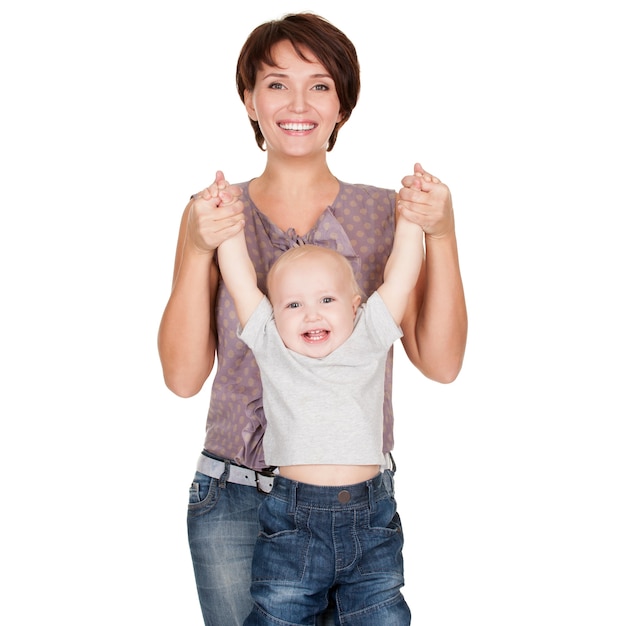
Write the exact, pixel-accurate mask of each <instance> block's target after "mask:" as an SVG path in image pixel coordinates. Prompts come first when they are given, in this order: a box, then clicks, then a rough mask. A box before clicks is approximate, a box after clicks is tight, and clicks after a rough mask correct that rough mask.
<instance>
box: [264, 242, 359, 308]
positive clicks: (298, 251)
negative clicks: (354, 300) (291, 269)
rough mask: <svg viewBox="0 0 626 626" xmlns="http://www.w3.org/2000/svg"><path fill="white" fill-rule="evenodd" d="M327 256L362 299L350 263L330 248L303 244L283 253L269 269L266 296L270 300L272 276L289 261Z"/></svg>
mask: <svg viewBox="0 0 626 626" xmlns="http://www.w3.org/2000/svg"><path fill="white" fill-rule="evenodd" d="M323 254H325V255H327V256H329V257H332V258H333V259H335V260H336V261H337V264H338V265H339V267H340V269H341V271H344V272H346V273H347V276H349V278H350V283H351V285H352V289H353V290H354V294H356V295H359V296H361V297H362V298H363V297H364V294H363V291H362V289H361V288H360V287H359V283H357V281H356V277H355V275H354V270H353V269H352V265H350V261H348V259H346V257H345V256H343V254H341V253H340V252H337V251H336V250H332V249H330V248H323V247H322V246H315V245H313V244H304V245H302V246H296V247H295V248H290V249H289V250H287V252H283V254H281V255H280V256H279V257H278V259H277V260H276V261H275V262H274V265H272V267H271V268H270V271H269V273H268V274H267V294H268V297H269V299H270V302H271V300H272V281H273V280H274V276H275V274H276V272H277V271H278V270H279V269H280V268H281V267H282V266H283V265H285V264H286V263H290V262H291V261H295V260H296V259H300V258H302V257H304V256H315V255H318V256H319V255H323Z"/></svg>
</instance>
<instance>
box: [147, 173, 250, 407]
mask: <svg viewBox="0 0 626 626" xmlns="http://www.w3.org/2000/svg"><path fill="white" fill-rule="evenodd" d="M240 193H241V190H239V189H238V188H236V187H232V186H230V185H229V184H228V183H227V182H226V181H225V180H224V176H223V174H222V173H221V172H218V174H217V176H216V179H215V182H214V183H213V184H212V185H211V186H210V187H208V188H207V189H205V190H203V191H201V192H200V193H198V194H196V195H195V196H194V197H193V198H192V199H191V200H190V201H189V204H188V205H187V207H186V208H185V211H184V213H183V216H182V220H181V224H180V229H179V234H178V243H177V247H176V259H175V264H174V280H173V285H172V292H171V294H170V297H169V300H168V302H167V305H166V307H165V310H164V312H163V316H162V318H161V324H160V326H159V333H158V349H159V357H160V359H161V366H162V369H163V377H164V379H165V384H166V385H167V387H168V388H169V389H170V390H171V391H173V392H174V393H175V394H177V395H179V396H182V397H190V396H193V395H195V394H196V393H198V392H199V391H200V389H201V388H202V386H203V384H204V382H205V381H206V379H207V378H208V376H209V374H210V373H211V370H212V368H213V364H214V361H215V349H216V341H217V335H216V329H215V321H214V319H213V307H214V303H215V294H216V293H217V284H218V276H219V274H218V271H217V266H216V265H215V261H214V258H213V257H214V251H215V249H216V248H217V246H218V245H219V244H220V243H221V241H222V240H223V239H224V238H225V237H230V236H232V233H233V232H236V231H237V230H238V229H240V228H241V227H240V225H239V224H240V222H241V211H242V205H241V202H240V201H239V200H238V197H239V195H240Z"/></svg>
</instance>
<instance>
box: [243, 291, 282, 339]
mask: <svg viewBox="0 0 626 626" xmlns="http://www.w3.org/2000/svg"><path fill="white" fill-rule="evenodd" d="M273 315H274V313H273V310H272V305H271V304H270V301H269V300H268V298H267V296H263V298H262V299H261V300H260V301H259V304H258V305H257V307H256V309H254V311H253V312H252V315H251V316H250V318H249V319H248V322H247V323H246V325H245V327H243V328H242V327H241V325H239V327H238V328H237V337H239V339H241V341H243V342H244V343H245V344H246V345H247V346H248V347H249V348H250V349H251V350H254V349H255V348H257V347H259V346H260V343H261V341H262V340H263V337H264V336H265V329H266V327H267V324H268V322H269V321H270V320H271V319H272V317H273Z"/></svg>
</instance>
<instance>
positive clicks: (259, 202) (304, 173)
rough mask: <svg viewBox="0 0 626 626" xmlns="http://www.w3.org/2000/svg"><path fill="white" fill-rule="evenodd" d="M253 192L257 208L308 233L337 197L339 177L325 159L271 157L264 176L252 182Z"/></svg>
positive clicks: (280, 223)
mask: <svg viewBox="0 0 626 626" xmlns="http://www.w3.org/2000/svg"><path fill="white" fill-rule="evenodd" d="M249 192H250V197H251V198H252V201H253V202H254V204H255V205H256V206H257V208H258V209H259V210H260V211H261V212H262V213H264V214H265V215H267V217H269V218H270V219H271V220H272V222H274V224H276V225H277V226H278V227H279V228H281V229H282V230H285V231H286V230H288V229H289V228H293V229H295V231H296V232H297V233H298V234H299V235H304V234H306V233H307V232H309V230H311V228H313V226H314V225H315V223H316V222H317V220H318V219H319V217H320V215H321V214H322V213H323V212H324V211H325V210H326V207H328V206H329V205H330V204H332V203H333V201H334V200H335V198H336V196H337V193H338V192H339V181H338V180H337V179H336V178H335V177H334V176H333V174H332V173H331V171H330V169H329V168H328V165H327V164H326V161H325V160H324V161H323V162H322V163H318V164H317V165H316V164H314V163H311V162H310V161H308V162H307V163H304V162H298V161H297V160H295V159H290V160H289V162H288V163H284V162H281V163H277V162H276V160H270V159H268V162H267V165H266V168H265V170H264V171H263V173H262V174H261V176H259V177H258V178H255V179H254V180H252V181H251V182H250V187H249Z"/></svg>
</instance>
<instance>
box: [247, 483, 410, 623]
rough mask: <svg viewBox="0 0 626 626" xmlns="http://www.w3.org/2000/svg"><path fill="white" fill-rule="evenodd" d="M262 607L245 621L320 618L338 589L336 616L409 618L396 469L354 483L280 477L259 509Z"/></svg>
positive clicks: (257, 566) (256, 593)
mask: <svg viewBox="0 0 626 626" xmlns="http://www.w3.org/2000/svg"><path fill="white" fill-rule="evenodd" d="M259 521H260V525H261V533H260V535H259V538H258V541H257V544H256V547H255V551H254V558H253V563H252V587H251V591H252V597H253V599H254V608H253V610H252V612H251V614H250V615H249V616H248V618H247V619H246V621H245V622H244V626H277V625H279V624H280V625H282V626H296V625H306V624H310V625H314V624H315V616H316V615H318V614H319V613H320V611H322V610H323V609H324V607H326V605H327V602H328V598H329V591H330V590H334V598H335V603H336V618H335V619H336V623H337V624H342V625H346V626H347V625H350V626H373V625H376V626H378V625H381V626H382V625H383V624H384V626H406V625H408V624H410V622H411V613H410V611H409V607H408V606H407V604H406V602H405V600H404V597H403V595H402V593H401V591H400V589H401V587H402V586H403V585H404V572H403V560H402V546H403V543H404V538H403V534H402V527H401V524H400V518H399V516H398V513H397V511H396V503H395V499H394V495H393V475H392V473H391V472H390V471H385V472H382V473H381V474H379V475H378V476H376V477H375V478H373V479H371V480H368V481H366V482H363V483H358V484H356V485H350V486H347V487H317V486H314V485H307V484H303V483H297V482H295V481H292V480H288V479H286V478H283V477H281V476H278V477H276V478H275V479H274V487H273V489H272V492H271V493H270V494H269V495H268V496H267V497H266V498H265V499H264V501H263V503H262V504H261V506H260V509H259Z"/></svg>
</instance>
